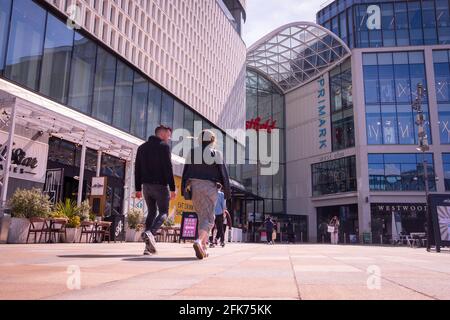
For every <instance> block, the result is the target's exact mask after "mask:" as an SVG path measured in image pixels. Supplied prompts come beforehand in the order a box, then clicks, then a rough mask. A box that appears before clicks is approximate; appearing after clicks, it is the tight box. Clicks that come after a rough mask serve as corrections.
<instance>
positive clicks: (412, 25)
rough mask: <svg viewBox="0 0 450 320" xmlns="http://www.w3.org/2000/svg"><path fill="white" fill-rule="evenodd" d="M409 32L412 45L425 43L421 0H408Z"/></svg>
mask: <svg viewBox="0 0 450 320" xmlns="http://www.w3.org/2000/svg"><path fill="white" fill-rule="evenodd" d="M407 3H408V17H409V34H410V39H411V41H410V42H411V45H422V44H423V33H422V27H423V25H422V9H421V6H420V1H408V2H407Z"/></svg>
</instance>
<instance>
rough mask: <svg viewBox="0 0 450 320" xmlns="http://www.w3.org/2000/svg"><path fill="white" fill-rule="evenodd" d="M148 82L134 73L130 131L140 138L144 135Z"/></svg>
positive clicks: (143, 137)
mask: <svg viewBox="0 0 450 320" xmlns="http://www.w3.org/2000/svg"><path fill="white" fill-rule="evenodd" d="M147 97H148V82H147V81H146V80H145V79H144V78H143V77H142V76H140V75H139V74H138V73H137V72H135V73H134V86H133V107H132V110H131V133H132V134H133V135H135V136H138V137H140V138H142V139H145V138H146V137H145V136H146V133H147V132H146V130H147V127H146V124H147V123H146V121H147V105H148V102H147Z"/></svg>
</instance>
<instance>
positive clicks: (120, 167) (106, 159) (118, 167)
mask: <svg viewBox="0 0 450 320" xmlns="http://www.w3.org/2000/svg"><path fill="white" fill-rule="evenodd" d="M125 164H126V162H125V161H124V160H121V159H119V158H116V157H113V156H111V155H109V154H106V153H103V154H102V168H101V174H102V175H103V176H108V177H114V178H118V179H121V180H123V179H125Z"/></svg>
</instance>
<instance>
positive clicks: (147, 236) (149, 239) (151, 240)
mask: <svg viewBox="0 0 450 320" xmlns="http://www.w3.org/2000/svg"><path fill="white" fill-rule="evenodd" d="M142 237H143V238H144V242H145V248H146V250H148V251H149V252H150V253H153V254H155V253H156V241H155V237H154V236H153V234H152V233H151V232H150V231H146V232H144V233H143V234H142Z"/></svg>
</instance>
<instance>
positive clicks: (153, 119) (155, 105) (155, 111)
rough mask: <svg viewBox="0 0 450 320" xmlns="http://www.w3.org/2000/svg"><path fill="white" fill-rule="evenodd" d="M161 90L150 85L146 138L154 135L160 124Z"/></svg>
mask: <svg viewBox="0 0 450 320" xmlns="http://www.w3.org/2000/svg"><path fill="white" fill-rule="evenodd" d="M161 98H162V93H161V90H160V89H159V88H158V87H156V86H154V85H153V84H150V87H149V95H148V120H147V136H151V135H154V134H155V129H156V128H157V127H158V126H159V125H160V124H161Z"/></svg>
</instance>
